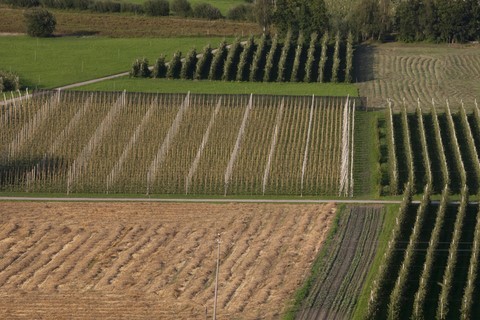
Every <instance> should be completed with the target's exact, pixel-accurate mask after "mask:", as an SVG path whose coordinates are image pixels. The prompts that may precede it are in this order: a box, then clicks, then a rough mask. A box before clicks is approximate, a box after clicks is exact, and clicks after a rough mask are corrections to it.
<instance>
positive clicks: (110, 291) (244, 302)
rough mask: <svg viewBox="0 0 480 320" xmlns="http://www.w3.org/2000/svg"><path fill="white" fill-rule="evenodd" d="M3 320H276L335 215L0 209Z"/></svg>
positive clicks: (259, 210)
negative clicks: (216, 317)
mask: <svg viewBox="0 0 480 320" xmlns="http://www.w3.org/2000/svg"><path fill="white" fill-rule="evenodd" d="M0 211H1V212H2V214H1V216H0V222H1V223H0V257H1V258H0V318H1V319H152V318H159V319H203V318H204V317H205V316H208V317H211V315H212V311H213V295H214V279H215V266H216V243H215V239H216V236H217V234H218V233H219V234H220V235H221V244H220V261H221V264H220V273H219V296H218V308H217V311H218V312H217V315H219V319H231V318H233V317H235V318H238V319H256V318H262V319H275V318H279V317H280V316H281V313H282V312H283V311H284V308H285V306H286V304H287V303H288V302H289V300H290V299H291V298H292V297H293V293H294V292H295V290H296V289H297V288H298V287H299V285H300V284H301V283H302V281H303V280H304V279H305V277H306V276H307V274H308V273H309V271H310V267H311V263H312V261H313V259H314V257H315V256H316V254H317V252H318V251H319V248H320V247H321V245H322V243H323V242H324V239H325V235H326V233H327V232H328V229H329V226H330V224H331V221H332V218H333V216H334V213H335V206H334V205H332V204H329V205H272V204H227V205H220V204H160V203H135V204H125V203H54V202H45V203H26V202H0Z"/></svg>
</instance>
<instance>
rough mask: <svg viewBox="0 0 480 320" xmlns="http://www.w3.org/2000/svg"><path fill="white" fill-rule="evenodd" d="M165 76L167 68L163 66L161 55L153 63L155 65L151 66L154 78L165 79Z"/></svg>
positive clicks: (162, 56)
mask: <svg viewBox="0 0 480 320" xmlns="http://www.w3.org/2000/svg"><path fill="white" fill-rule="evenodd" d="M166 75H167V66H166V65H165V55H161V56H160V58H158V59H157V61H155V65H154V66H153V74H152V76H153V77H154V78H165V76H166Z"/></svg>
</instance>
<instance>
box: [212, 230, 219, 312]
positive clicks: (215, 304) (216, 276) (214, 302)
mask: <svg viewBox="0 0 480 320" xmlns="http://www.w3.org/2000/svg"><path fill="white" fill-rule="evenodd" d="M216 241H217V271H216V273H215V297H214V300H213V320H217V295H218V270H219V267H220V233H219V234H218V237H217V240H216Z"/></svg>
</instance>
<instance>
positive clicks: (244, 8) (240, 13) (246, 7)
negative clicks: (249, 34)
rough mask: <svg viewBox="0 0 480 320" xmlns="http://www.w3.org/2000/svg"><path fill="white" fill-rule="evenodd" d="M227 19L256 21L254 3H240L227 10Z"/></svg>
mask: <svg viewBox="0 0 480 320" xmlns="http://www.w3.org/2000/svg"><path fill="white" fill-rule="evenodd" d="M227 19H229V20H234V21H255V15H254V12H253V5H251V4H243V3H242V4H239V5H237V6H235V7H233V8H231V9H230V10H228V12H227Z"/></svg>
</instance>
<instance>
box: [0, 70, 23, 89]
mask: <svg viewBox="0 0 480 320" xmlns="http://www.w3.org/2000/svg"><path fill="white" fill-rule="evenodd" d="M17 90H20V77H19V76H18V75H17V74H16V73H15V72H10V71H3V70H0V92H2V91H17Z"/></svg>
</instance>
